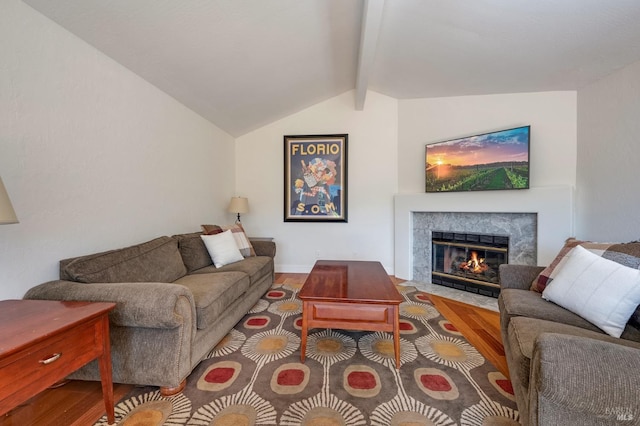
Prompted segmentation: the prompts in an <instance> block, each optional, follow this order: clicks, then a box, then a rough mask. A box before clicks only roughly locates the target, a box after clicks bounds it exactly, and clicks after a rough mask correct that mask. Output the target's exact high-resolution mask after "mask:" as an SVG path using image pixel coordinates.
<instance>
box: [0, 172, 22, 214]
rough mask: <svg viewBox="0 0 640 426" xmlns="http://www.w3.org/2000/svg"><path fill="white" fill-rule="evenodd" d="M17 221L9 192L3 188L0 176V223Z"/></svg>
mask: <svg viewBox="0 0 640 426" xmlns="http://www.w3.org/2000/svg"><path fill="white" fill-rule="evenodd" d="M7 223H18V218H17V217H16V212H15V211H14V210H13V206H12V205H11V200H10V199H9V194H7V190H6V189H5V188H4V183H2V178H0V224H7Z"/></svg>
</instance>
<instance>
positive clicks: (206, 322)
mask: <svg viewBox="0 0 640 426" xmlns="http://www.w3.org/2000/svg"><path fill="white" fill-rule="evenodd" d="M176 284H181V285H183V286H185V287H187V288H188V289H189V290H191V293H192V294H193V301H194V303H195V305H196V323H197V327H198V329H204V328H207V327H209V326H210V325H212V324H213V323H215V322H216V321H217V320H218V319H219V318H220V315H221V314H222V313H223V312H224V311H225V309H227V308H228V307H229V306H230V305H231V304H232V303H233V302H234V301H235V300H237V299H238V298H239V297H241V296H242V294H243V293H244V292H246V291H247V289H248V288H249V285H250V281H249V276H248V275H247V274H245V273H242V272H235V271H230V272H215V273H211V274H191V275H186V276H184V277H182V278H180V279H178V280H177V281H176Z"/></svg>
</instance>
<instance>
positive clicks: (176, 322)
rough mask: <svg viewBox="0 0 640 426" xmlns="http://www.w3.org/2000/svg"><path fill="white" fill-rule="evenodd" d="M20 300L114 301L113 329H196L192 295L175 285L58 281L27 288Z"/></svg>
mask: <svg viewBox="0 0 640 426" xmlns="http://www.w3.org/2000/svg"><path fill="white" fill-rule="evenodd" d="M24 298H25V299H45V300H83V301H90V302H115V303H116V308H115V309H114V310H113V311H112V312H111V313H110V314H109V319H110V321H111V323H112V324H113V325H117V326H124V327H144V328H165V329H166V328H175V327H180V326H184V325H188V326H191V327H192V329H193V330H195V326H196V325H195V318H196V313H195V303H194V301H193V295H192V294H191V291H190V290H189V289H187V288H186V287H185V286H182V285H179V284H171V283H145V282H143V283H97V284H84V283H77V282H73V281H64V280H58V281H50V282H47V283H44V284H40V285H38V286H36V287H33V288H31V289H29V290H28V291H27V293H26V294H25V295H24ZM187 310H190V312H186V311H187ZM185 318H188V319H190V322H191V324H184V319H185Z"/></svg>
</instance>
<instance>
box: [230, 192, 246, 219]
mask: <svg viewBox="0 0 640 426" xmlns="http://www.w3.org/2000/svg"><path fill="white" fill-rule="evenodd" d="M227 210H228V211H229V212H230V213H236V214H237V215H238V218H237V219H236V223H238V224H240V223H241V222H240V213H249V199H247V198H246V197H231V202H230V203H229V208H228V209H227Z"/></svg>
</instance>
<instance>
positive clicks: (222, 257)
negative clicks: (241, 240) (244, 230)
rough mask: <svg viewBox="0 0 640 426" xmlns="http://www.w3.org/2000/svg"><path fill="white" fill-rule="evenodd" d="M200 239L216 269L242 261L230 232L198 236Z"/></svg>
mask: <svg viewBox="0 0 640 426" xmlns="http://www.w3.org/2000/svg"><path fill="white" fill-rule="evenodd" d="M200 238H202V241H204V245H205V246H206V247H207V251H208V252H209V256H211V260H213V264H214V265H216V268H220V267H222V266H224V265H228V264H229V263H234V262H238V261H240V260H243V259H244V257H243V256H242V253H240V250H239V249H238V245H237V244H236V240H235V238H234V237H233V234H232V233H231V230H229V231H225V232H221V233H219V234H215V235H200Z"/></svg>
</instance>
